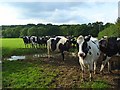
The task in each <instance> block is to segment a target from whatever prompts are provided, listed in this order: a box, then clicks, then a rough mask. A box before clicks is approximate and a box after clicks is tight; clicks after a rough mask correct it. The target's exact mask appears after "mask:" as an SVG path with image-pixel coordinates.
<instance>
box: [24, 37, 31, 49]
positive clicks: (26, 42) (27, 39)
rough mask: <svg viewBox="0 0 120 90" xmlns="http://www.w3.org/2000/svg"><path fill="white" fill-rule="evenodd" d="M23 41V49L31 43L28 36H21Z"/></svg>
mask: <svg viewBox="0 0 120 90" xmlns="http://www.w3.org/2000/svg"><path fill="white" fill-rule="evenodd" d="M22 38H23V41H24V44H25V48H26V47H28V45H29V44H30V43H31V41H30V37H29V36H23V37H22Z"/></svg>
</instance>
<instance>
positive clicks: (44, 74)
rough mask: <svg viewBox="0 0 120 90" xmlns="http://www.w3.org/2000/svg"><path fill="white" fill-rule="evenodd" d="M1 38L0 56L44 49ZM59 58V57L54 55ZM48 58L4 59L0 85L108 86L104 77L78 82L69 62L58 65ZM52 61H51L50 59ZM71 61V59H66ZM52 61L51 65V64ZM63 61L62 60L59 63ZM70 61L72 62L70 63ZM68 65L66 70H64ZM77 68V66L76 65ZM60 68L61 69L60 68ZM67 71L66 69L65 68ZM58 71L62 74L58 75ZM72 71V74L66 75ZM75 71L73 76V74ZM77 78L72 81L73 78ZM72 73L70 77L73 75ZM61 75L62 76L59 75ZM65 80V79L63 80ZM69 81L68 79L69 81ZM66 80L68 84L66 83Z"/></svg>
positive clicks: (17, 40) (19, 40) (6, 86)
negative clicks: (0, 50)
mask: <svg viewBox="0 0 120 90" xmlns="http://www.w3.org/2000/svg"><path fill="white" fill-rule="evenodd" d="M0 40H2V56H3V57H9V56H11V55H25V54H28V55H30V54H31V55H32V54H35V53H39V54H42V53H45V52H46V49H45V48H40V49H33V48H24V44H23V41H22V39H20V38H15V39H13V38H11V39H9V38H6V39H0ZM58 59H59V58H58ZM58 59H57V60H56V59H53V60H48V61H45V60H47V59H45V58H36V59H33V58H30V59H25V60H23V61H22V60H19V61H7V60H4V61H3V63H2V69H3V71H2V86H3V88H56V87H67V86H68V87H70V88H108V87H110V86H109V85H108V83H106V81H104V80H100V79H97V80H96V81H95V82H94V81H93V82H89V81H88V82H85V83H81V82H80V72H81V71H76V72H75V73H74V72H73V71H74V70H76V69H74V70H72V69H71V67H70V65H63V64H62V65H63V66H62V67H61V65H59V64H60V63H61V61H60V62H58V63H56V62H57V61H59V60H58ZM51 61H52V62H51ZM69 62H71V61H69ZM51 63H52V64H51ZM62 63H64V64H66V63H65V62H62ZM71 63H72V62H71ZM67 68H68V70H67ZM77 68H78V67H77ZM61 70H62V71H61ZM66 70H67V71H66ZM61 72H62V74H61ZM71 72H72V73H73V75H72V76H70V78H69V75H70V73H71ZM74 74H75V75H74ZM76 75H77V78H78V80H77V81H76V82H74V79H75V78H74V77H76ZM73 76H74V77H73ZM61 77H62V78H61ZM64 80H65V81H64ZM69 80H71V82H69ZM67 82H68V83H67Z"/></svg>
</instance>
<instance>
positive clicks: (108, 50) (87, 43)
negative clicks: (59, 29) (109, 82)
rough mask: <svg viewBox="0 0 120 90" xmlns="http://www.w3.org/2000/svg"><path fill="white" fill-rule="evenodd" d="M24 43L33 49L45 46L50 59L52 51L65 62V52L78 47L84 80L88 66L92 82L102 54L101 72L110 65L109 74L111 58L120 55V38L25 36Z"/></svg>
mask: <svg viewBox="0 0 120 90" xmlns="http://www.w3.org/2000/svg"><path fill="white" fill-rule="evenodd" d="M23 41H24V43H25V46H26V47H27V45H28V44H31V46H32V47H36V48H37V47H39V46H40V45H44V46H46V48H47V51H48V58H50V52H51V51H56V52H57V51H58V52H60V53H61V55H62V59H63V60H64V51H69V49H70V48H73V46H75V45H76V48H77V50H78V57H79V63H80V66H81V69H82V79H83V76H84V75H83V74H84V71H85V67H86V66H87V65H88V68H89V71H90V76H89V77H90V80H92V72H93V71H94V74H95V73H96V63H97V60H98V58H99V57H100V55H101V53H104V55H103V60H102V65H101V68H100V72H102V71H103V69H104V67H105V65H106V64H108V72H110V58H111V57H112V56H115V55H118V56H119V55H120V38H117V37H107V36H104V37H103V38H101V39H100V40H98V39H97V38H94V37H92V36H91V35H88V36H82V35H80V36H79V37H77V38H75V37H71V36H66V37H65V36H53V37H50V36H44V37H36V36H31V37H29V36H24V37H23Z"/></svg>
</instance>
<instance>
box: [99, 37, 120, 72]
mask: <svg viewBox="0 0 120 90" xmlns="http://www.w3.org/2000/svg"><path fill="white" fill-rule="evenodd" d="M99 47H100V51H101V52H102V53H103V54H104V58H103V61H102V65H101V68H100V72H101V73H103V69H104V67H105V65H106V63H107V64H108V72H109V73H110V72H111V67H110V66H111V65H110V59H111V57H112V56H115V55H118V56H119V55H120V38H117V37H103V38H102V39H101V40H100V41H99Z"/></svg>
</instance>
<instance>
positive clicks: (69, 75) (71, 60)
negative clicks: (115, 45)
mask: <svg viewBox="0 0 120 90" xmlns="http://www.w3.org/2000/svg"><path fill="white" fill-rule="evenodd" d="M33 57H34V58H33ZM34 60H41V61H42V62H44V64H49V65H52V66H55V67H56V69H59V71H60V72H59V75H58V76H57V77H56V78H55V80H53V82H52V84H53V85H55V86H56V87H57V88H59V87H65V88H70V87H79V85H80V83H82V82H81V68H80V65H79V62H78V58H77V57H75V56H72V54H68V53H67V54H65V60H64V61H63V60H62V59H61V55H60V54H54V57H51V58H50V59H48V58H47V57H46V56H44V55H43V56H40V55H38V56H37V55H34V56H32V57H31V56H28V59H27V61H30V62H32V61H34ZM113 61H114V62H115V63H113ZM100 62H101V61H100V60H99V62H98V64H97V74H96V75H93V81H95V80H96V79H100V80H105V81H107V82H108V84H109V85H110V86H111V87H112V88H116V87H117V88H118V87H119V86H120V69H119V70H118V69H117V67H118V66H120V57H113V58H112V59H111V63H112V73H108V72H107V65H106V67H105V69H104V74H100V72H99V70H100ZM84 76H85V82H88V81H89V72H88V70H87V69H86V72H85V74H84ZM73 85H74V86H73Z"/></svg>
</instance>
